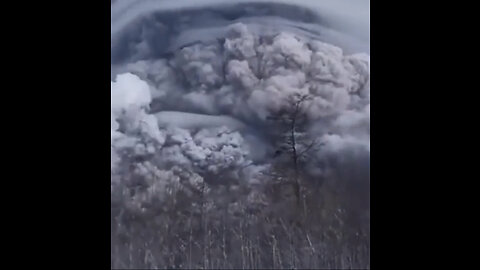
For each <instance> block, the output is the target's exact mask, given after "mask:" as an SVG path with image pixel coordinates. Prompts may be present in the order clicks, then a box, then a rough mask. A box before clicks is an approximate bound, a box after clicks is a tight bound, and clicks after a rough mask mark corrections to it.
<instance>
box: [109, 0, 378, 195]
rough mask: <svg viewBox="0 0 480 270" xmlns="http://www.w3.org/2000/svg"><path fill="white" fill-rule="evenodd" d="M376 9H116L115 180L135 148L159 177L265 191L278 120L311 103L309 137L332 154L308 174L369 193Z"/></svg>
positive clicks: (311, 5) (254, 5) (356, 1)
mask: <svg viewBox="0 0 480 270" xmlns="http://www.w3.org/2000/svg"><path fill="white" fill-rule="evenodd" d="M369 9H370V7H369V1H368V0H350V1H348V0H297V1H294V0H291V1H287V0H277V1H261V0H257V1H247V0H245V1H240V0H236V1H224V0H223V1H220V0H204V1H201V0H195V1H194V0H174V1H170V0H157V1H155V0H140V1H133V0H128V1H121V0H117V1H115V2H114V3H112V9H111V15H112V21H111V31H112V32H111V49H112V54H111V66H112V72H111V73H112V82H111V95H112V103H111V106H112V107H111V134H112V139H111V144H112V174H114V173H119V171H121V169H120V168H119V166H117V164H118V162H120V160H121V159H122V158H123V157H122V155H123V153H124V152H125V151H127V150H131V151H133V152H134V153H135V155H153V156H155V160H156V161H157V163H156V164H153V166H155V167H157V168H158V169H168V168H169V167H171V166H180V167H181V168H183V169H185V170H189V171H192V172H194V173H198V174H200V175H211V174H213V175H215V174H219V173H221V172H224V171H229V172H230V173H232V174H234V175H233V176H232V177H233V178H238V179H239V180H240V181H248V182H255V181H257V180H258V179H257V177H256V176H257V175H258V174H259V173H261V172H262V170H265V168H268V166H269V165H270V164H271V163H272V159H273V156H272V154H273V153H274V152H275V146H274V145H272V144H271V141H272V140H271V136H272V134H275V133H276V132H277V130H275V127H274V126H273V125H272V124H271V123H270V122H269V121H268V116H270V115H275V114H276V113H278V112H280V111H282V110H284V109H285V108H286V106H287V100H288V98H289V97H291V96H292V95H294V94H308V95H310V96H311V97H312V99H311V100H308V101H307V102H305V103H304V104H303V105H302V106H304V107H303V109H304V111H305V112H306V116H307V119H308V122H307V123H308V124H307V125H308V128H307V132H308V133H309V135H310V136H311V137H314V138H316V139H317V140H318V142H319V143H321V145H322V147H320V148H318V149H316V150H314V151H313V152H312V153H311V155H310V157H309V160H308V164H307V171H308V174H309V175H311V176H312V177H326V176H327V175H329V174H332V173H335V174H337V175H339V174H341V175H344V176H345V179H348V181H355V182H358V183H359V185H364V186H368V185H369V178H370V173H369V166H370V56H369V53H370V45H369V38H370V30H369V27H370V26H369V16H370V14H369ZM278 132H280V131H278ZM245 168H246V169H245Z"/></svg>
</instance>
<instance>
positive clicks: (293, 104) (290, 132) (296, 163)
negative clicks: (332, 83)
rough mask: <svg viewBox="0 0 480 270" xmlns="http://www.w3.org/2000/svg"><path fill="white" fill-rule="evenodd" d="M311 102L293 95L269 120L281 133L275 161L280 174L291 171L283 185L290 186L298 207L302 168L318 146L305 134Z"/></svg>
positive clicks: (307, 96) (303, 97) (278, 138)
mask: <svg viewBox="0 0 480 270" xmlns="http://www.w3.org/2000/svg"><path fill="white" fill-rule="evenodd" d="M311 99H312V97H311V96H310V95H306V94H305V95H300V94H294V95H292V96H290V97H289V99H288V100H287V102H288V106H286V107H285V108H284V109H283V110H281V111H279V112H277V113H275V114H273V115H272V116H270V117H268V119H269V120H271V121H273V122H274V123H275V124H276V125H277V126H278V128H279V129H280V130H282V132H281V133H280V134H279V136H277V145H278V147H277V151H276V152H275V156H274V157H275V158H276V159H277V161H278V162H277V165H279V166H280V167H281V168H282V169H281V170H280V171H290V170H289V169H288V168H291V171H293V172H292V173H291V175H290V177H287V180H286V181H287V182H288V183H290V184H291V185H292V186H293V189H294V194H295V198H296V201H297V204H298V205H300V204H301V201H302V197H303V196H302V195H303V194H302V184H301V182H302V180H301V179H302V173H301V166H302V165H303V161H304V159H305V156H306V154H307V153H308V152H309V151H310V150H312V149H313V148H315V147H318V146H319V145H320V144H318V142H317V140H316V139H311V138H309V136H308V134H307V132H306V126H307V121H308V119H307V114H306V112H305V110H306V108H307V106H306V101H308V100H311ZM282 157H283V158H282ZM285 157H286V158H285ZM289 164H290V166H288V165H289ZM285 165H286V167H285ZM277 171H278V170H277Z"/></svg>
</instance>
